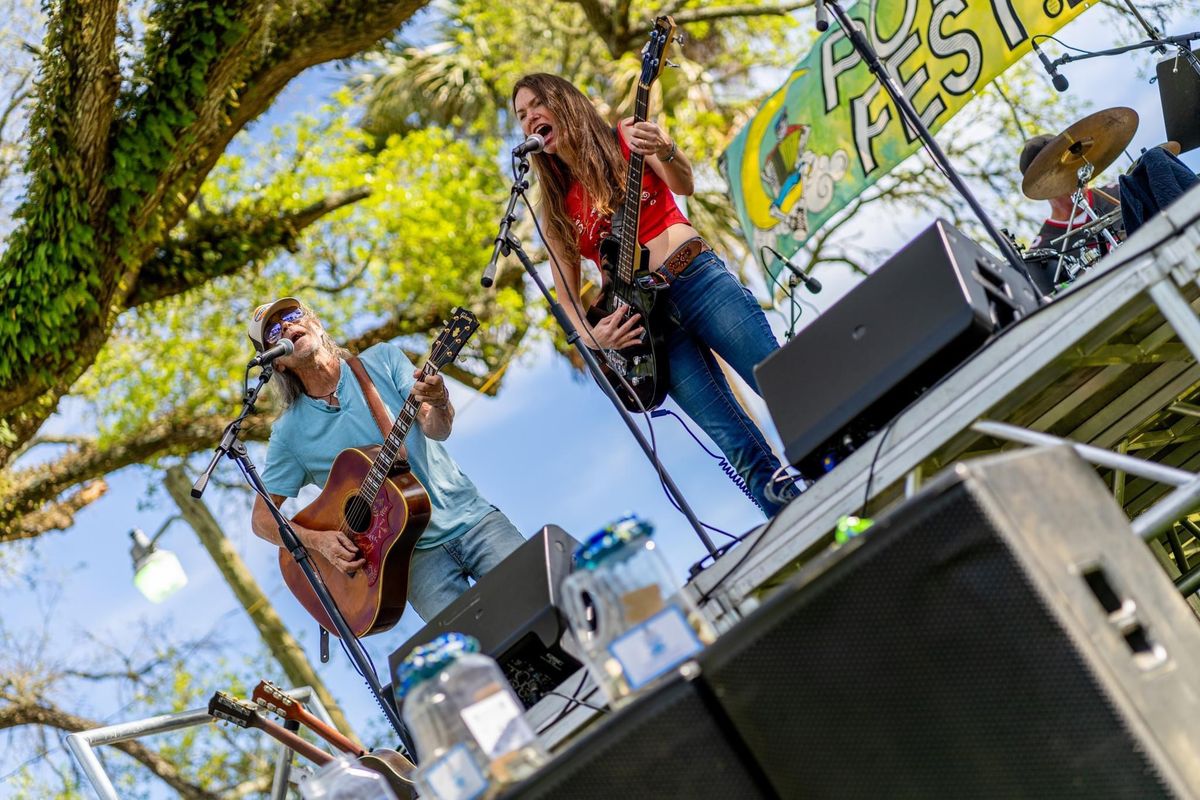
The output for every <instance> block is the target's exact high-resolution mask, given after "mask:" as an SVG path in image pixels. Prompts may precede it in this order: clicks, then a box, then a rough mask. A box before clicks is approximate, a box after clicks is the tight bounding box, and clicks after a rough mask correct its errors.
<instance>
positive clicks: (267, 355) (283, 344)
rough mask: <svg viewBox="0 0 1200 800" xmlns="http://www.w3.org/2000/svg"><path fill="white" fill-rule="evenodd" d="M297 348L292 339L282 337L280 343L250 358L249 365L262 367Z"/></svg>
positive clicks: (288, 354)
mask: <svg viewBox="0 0 1200 800" xmlns="http://www.w3.org/2000/svg"><path fill="white" fill-rule="evenodd" d="M295 349H296V345H294V344H292V340H291V339H280V340H279V344H277V345H275V346H274V347H272V348H271V349H270V350H267V351H264V352H262V353H259V354H258V355H256V356H255V357H254V358H252V359H250V363H249V364H247V365H246V366H247V367H262V366H265V365H267V364H270V363H271V362H272V361H274V360H275V359H277V358H279V357H280V356H290V355H291V354H292V351H293V350H295Z"/></svg>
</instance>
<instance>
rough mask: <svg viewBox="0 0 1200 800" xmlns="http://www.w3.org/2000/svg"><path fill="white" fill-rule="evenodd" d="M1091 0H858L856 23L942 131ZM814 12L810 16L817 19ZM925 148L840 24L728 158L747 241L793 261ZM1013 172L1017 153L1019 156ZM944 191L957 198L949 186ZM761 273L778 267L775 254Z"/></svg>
mask: <svg viewBox="0 0 1200 800" xmlns="http://www.w3.org/2000/svg"><path fill="white" fill-rule="evenodd" d="M1089 6H1090V2H1088V1H1087V0H860V2H858V3H857V4H856V5H855V6H854V7H853V8H851V9H850V11H849V15H850V16H851V17H853V18H854V20H855V21H856V23H858V24H861V25H862V27H863V29H864V30H865V31H866V32H867V36H868V38H869V40H870V41H871V43H872V44H873V45H874V47H875V49H876V51H877V52H878V53H879V57H880V59H881V60H882V61H883V62H884V64H885V65H886V67H887V69H888V70H889V71H890V72H891V74H892V75H893V76H894V78H895V79H896V81H897V83H899V84H900V85H902V86H903V87H904V91H905V93H906V94H907V95H908V97H909V98H910V99H911V100H912V102H913V106H914V107H915V108H916V110H917V113H918V114H920V115H921V119H922V120H923V121H924V122H925V124H926V125H928V126H929V128H930V130H932V131H935V132H936V131H937V130H938V129H939V128H941V127H942V125H944V124H945V123H946V121H947V120H949V119H950V117H952V116H954V114H955V113H957V112H958V111H959V110H960V109H961V108H962V107H963V106H964V105H966V104H967V102H968V101H970V100H971V98H972V97H974V96H975V94H976V93H978V92H979V91H981V90H982V89H983V87H985V86H986V85H987V84H988V83H989V82H990V81H991V80H992V79H994V78H995V77H996V76H997V75H999V74H1000V73H1001V72H1003V71H1004V70H1005V69H1007V68H1008V67H1009V66H1010V65H1011V64H1013V63H1014V62H1016V61H1017V60H1018V59H1020V58H1021V57H1022V56H1024V55H1025V54H1026V53H1028V52H1029V51H1030V50H1031V47H1032V46H1031V44H1030V40H1031V39H1032V37H1034V36H1038V35H1041V34H1049V33H1053V32H1054V31H1056V30H1058V29H1059V28H1061V27H1062V26H1063V25H1065V24H1066V23H1067V22H1070V21H1071V20H1072V19H1074V18H1075V17H1077V16H1079V14H1081V13H1082V12H1083V11H1084V10H1085V9H1086V8H1088V7H1089ZM809 13H811V11H810V12H809ZM919 148H920V141H919V139H918V138H917V137H916V136H915V134H914V133H913V132H912V131H911V130H910V129H909V127H908V126H907V125H905V124H903V123H902V122H901V120H900V114H899V111H898V110H897V109H896V108H895V106H894V105H893V103H892V101H891V99H890V98H889V97H888V95H887V92H886V91H884V90H883V87H882V86H881V85H880V84H879V81H878V80H877V79H876V77H875V76H874V75H873V74H871V72H870V70H869V69H868V68H867V65H866V63H865V62H864V61H863V60H862V59H861V58H860V57H859V55H858V53H856V52H855V51H854V49H853V48H852V47H851V45H850V41H849V39H848V38H847V37H846V35H845V33H844V32H843V31H842V30H841V28H840V27H839V26H838V25H837V23H836V21H835V22H834V23H833V24H832V25H831V26H830V28H829V30H828V31H826V32H825V33H824V34H822V35H821V36H820V37H819V38H818V39H817V41H816V44H815V45H814V46H813V49H812V51H811V52H810V53H809V54H808V55H807V56H806V57H805V58H804V60H803V61H801V62H800V63H799V64H798V65H797V66H796V68H795V69H794V70H792V73H791V74H790V75H789V76H788V79H787V81H786V82H785V83H784V84H783V86H781V87H780V88H779V89H778V90H777V91H776V92H775V93H774V94H772V95H771V96H770V97H769V98H767V100H766V102H764V103H763V104H762V107H761V108H759V110H758V112H757V113H756V114H755V115H754V117H752V118H751V120H750V122H749V123H748V124H747V125H746V126H745V127H744V128H743V129H742V130H741V131H740V132H739V133H738V135H737V137H736V138H735V139H734V140H733V142H732V144H730V146H729V148H728V149H727V150H726V151H725V153H724V154H723V155H722V156H721V169H722V172H723V173H724V174H725V178H726V179H727V180H728V182H729V188H730V194H731V196H732V198H733V204H734V208H735V210H736V211H737V214H738V217H739V219H740V221H741V225H742V231H743V235H744V236H745V238H746V241H748V242H749V243H750V246H751V248H752V249H753V251H754V254H755V257H758V258H761V256H760V253H761V249H760V248H761V246H762V245H764V244H766V245H770V246H771V247H774V248H775V249H776V250H778V251H780V252H781V253H782V254H783V255H785V256H790V255H792V254H793V253H795V252H796V251H797V250H798V249H799V248H800V247H801V246H802V245H803V244H804V243H805V242H806V241H807V240H808V238H809V237H810V236H812V235H813V234H815V233H816V232H817V230H819V229H820V227H821V226H822V225H824V224H825V223H826V222H827V221H828V220H829V218H830V217H832V216H833V215H834V214H836V213H837V212H838V211H840V210H841V209H843V208H845V207H846V206H847V205H848V204H850V203H851V202H852V201H853V200H854V198H855V197H857V196H858V195H859V194H861V193H862V192H863V191H864V190H865V189H867V187H869V186H871V185H872V184H874V183H875V182H876V181H878V180H879V179H880V178H881V177H882V176H883V175H886V174H887V173H888V172H889V171H890V170H892V169H893V168H895V167H896V166H897V165H898V164H899V163H900V162H901V161H903V160H904V159H905V158H907V157H908V156H910V155H912V154H913V153H914V152H916V151H917V150H918V149H919ZM1013 161H1014V169H1015V168H1016V167H1015V163H1016V157H1015V155H1014V159H1013ZM947 191H951V189H950V187H949V186H947ZM768 259H769V260H768V262H767V264H764V266H765V267H766V268H768V269H771V270H772V272H775V270H777V269H778V268H779V266H780V265H779V264H778V262H776V261H775V260H774V258H771V257H768Z"/></svg>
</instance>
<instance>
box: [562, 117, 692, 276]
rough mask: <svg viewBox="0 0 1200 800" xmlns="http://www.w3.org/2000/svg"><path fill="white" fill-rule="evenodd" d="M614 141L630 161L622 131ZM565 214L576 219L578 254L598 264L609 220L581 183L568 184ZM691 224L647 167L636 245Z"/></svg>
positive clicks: (672, 197)
mask: <svg viewBox="0 0 1200 800" xmlns="http://www.w3.org/2000/svg"><path fill="white" fill-rule="evenodd" d="M617 141H619V142H620V143H621V155H623V156H625V160H626V161H628V160H629V155H630V150H629V145H628V144H627V143H626V141H625V132H624V131H623V130H621V127H620V126H619V125H618V126H617ZM566 206H567V213H568V214H570V215H571V218H572V219H573V220H575V230H576V232H577V234H578V236H579V253H580V255H582V256H583V257H584V258H589V259H591V260H592V261H595V262H596V263H597V264H599V263H600V240H601V239H603V238H604V237H605V236H607V235H608V233H609V231H611V230H612V220H610V219H609V218H608V217H604V216H601V215H600V214H599V213H598V212H597V211H596V209H595V208H593V207H592V203H591V200H589V199H588V196H587V190H585V189H584V188H583V184H581V183H579V181H576V182H575V183H573V184H572V185H571V188H570V190H569V191H568V192H567V198H566ZM679 224H682V225H690V224H691V223H690V222H688V218H687V217H685V216H684V215H683V212H682V211H680V210H679V206H678V205H677V204H676V203H675V197H674V195H672V194H671V190H670V189H668V188H667V183H666V181H664V180H663V179H662V178H660V177H659V176H658V173H657V172H655V171H654V170H653V169H651V168H650V167H649V166H647V167H646V168H645V169H643V170H642V213H641V220H640V224H639V226H638V227H639V228H640V230H639V231H638V244H645V243H646V242H648V241H650V240H651V239H653V238H654V237H655V236H658V235H659V234H660V233H662V232H663V231H665V230H666V229H667V228H669V227H671V226H672V225H679Z"/></svg>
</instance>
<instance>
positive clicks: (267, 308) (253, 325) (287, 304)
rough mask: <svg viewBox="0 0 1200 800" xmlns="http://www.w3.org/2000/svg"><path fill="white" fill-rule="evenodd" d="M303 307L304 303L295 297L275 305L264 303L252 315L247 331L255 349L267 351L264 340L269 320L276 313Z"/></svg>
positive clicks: (287, 298)
mask: <svg viewBox="0 0 1200 800" xmlns="http://www.w3.org/2000/svg"><path fill="white" fill-rule="evenodd" d="M301 306H303V303H301V302H300V301H299V300H297V299H296V298H294V297H281V298H279V299H278V300H276V301H275V302H273V303H263V304H262V305H261V306H259V307H258V308H256V309H254V313H253V314H251V315H250V326H249V327H248V328H247V329H246V335H247V336H249V337H250V341H251V342H253V343H254V349H255V350H257V351H258V352H260V353H261V352H262V351H264V350H266V349H267V346H266V343H265V342H264V338H265V337H266V335H267V330H266V328H267V320H269V319H270V318H271V317H272V316H273V315H274V314H275V312H276V311H282V310H284V309H286V308H300V307H301Z"/></svg>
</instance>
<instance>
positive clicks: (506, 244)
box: [481, 156, 723, 577]
mask: <svg viewBox="0 0 1200 800" xmlns="http://www.w3.org/2000/svg"><path fill="white" fill-rule="evenodd" d="M520 160H521V161H520V164H519V165H518V167H517V177H516V179H515V180H514V181H513V187H512V191H511V193H510V194H509V198H508V208H507V209H505V211H504V217H503V219H501V221H500V233H499V235H498V236H497V237H496V249H495V251H494V252H493V254H492V262H491V263H490V264H489V265H488V266H489V269H493V268H494V265H495V261H496V258H497V256H498V254H500V253H503V254H504V255H506V256H507V255H509V254H511V253H516V255H517V258H518V259H519V260H520V262H521V266H522V267H524V268H525V272H526V273H528V275H529V277H530V278H532V279H533V282H534V284H536V285H537V288H538V291H539V292H541V294H542V297H544V298H546V303H547V304H549V306H550V313H551V314H552V315H553V316H554V321H555V322H557V323H558V327H559V328H561V329H562V331H563V333H565V334H566V336H567V343H568V344H570V345H571V346H573V347H574V348H575V351H576V352H577V353H579V357H580V358H581V359H582V360H583V363H584V365H585V366H586V367H587V369H588V372H590V373H591V375H592V378H593V379H594V380H595V381H596V383H597V384H599V386H600V389H601V391H603V392H604V395H605V397H607V398H608V399H609V402H611V403H612V404H613V408H615V409H616V410H617V413H618V414H619V415H620V416H621V419H622V421H624V423H625V425H626V427H628V428H629V432H630V433H631V434H633V438H634V439H636V440H637V443H638V445H640V446H641V448H642V452H643V453H645V454H646V458H647V459H648V460H649V461H650V463H651V464H652V465H653V466H654V469H655V471H656V472H658V475H659V477H660V478H661V479H662V482H663V485H664V486H666V488H667V493H668V494H669V495H670V496H671V499H672V500H673V501H674V502H675V505H676V506H678V507H679V511H680V513H682V514H683V515H684V516H685V517H687V521H688V523H689V524H691V526H692V530H694V531H695V532H696V536H698V537H699V538H700V541H701V542H702V543H703V544H704V547H705V548H706V549H707V550H708V553H709V555H710V556H712V557H713V558H714V559H716V558H717V557H718V556H720V555H721V553H722V552H723V551H722V550H719V549H718V548H717V546H716V545H715V544H714V543H713V541H712V539H711V538H709V535H708V533H707V532H705V530H704V528H703V526H701V524H700V520H699V519H697V518H696V514H695V512H693V511H692V507H691V506H690V505H688V502H687V500H686V499H685V498H684V496H683V492H681V491H679V487H678V486H676V485H675V481H673V480H672V479H671V475H670V474H669V473H668V472H667V469H666V467H664V466H663V465H662V464H661V463H660V462H659V460H658V458H656V457H655V455H654V448H652V447H651V446H650V442H649V441H647V439H646V437H645V435H644V434H643V433H642V430H641V428H639V427H638V426H637V423H636V422H634V419H633V415H632V414H630V413H629V410H628V409H627V408H625V406H624V405H623V404H622V403H621V399H620V398H619V397H618V396H617V392H616V390H615V389H613V387H612V385H611V384H610V383H609V382H608V379H607V378H605V377H604V374H603V373H602V372H601V371H600V364H599V362H598V361H596V356H595V355H593V354H592V351H591V348H589V347H587V346H586V345H585V344H584V343H583V340H582V339H581V337H580V336H579V331H578V330H577V329H576V328H575V325H574V324H573V323H572V322H571V319H570V317H568V316H567V313H566V312H565V311H563V307H562V305H561V304H560V303H559V302H558V301H557V300H555V299H554V295H553V294H551V293H550V290H549V289H548V288H546V283H545V282H544V281H543V280H542V276H541V275H539V274H538V271H537V268H536V267H535V266H534V264H533V262H532V261H530V260H529V255H528V254H527V253H526V252H525V248H523V247H522V246H521V241H520V240H519V239H518V238H517V237H516V236H514V235H513V233H512V231H511V230H510V229H511V227H512V223H513V222H514V221H515V220H516V213H515V211H516V207H517V198H518V197H523V196H524V195H525V190H526V189H528V188H529V183H528V181H526V180H525V175H526V173H528V172H529V160H528V158H527V157H526V156H520ZM486 277H487V275H486V273H485V278H486ZM481 282H482V281H481ZM483 285H484V286H485V287H486V286H490V285H491V282H490V280H489V281H488V282H487V283H484V284H483ZM699 563H703V562H698V563H697V564H696V565H693V566H692V576H693V577H694V576H695V575H696V574H697V573H698V572H699V571H700V568H699Z"/></svg>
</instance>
